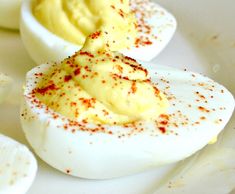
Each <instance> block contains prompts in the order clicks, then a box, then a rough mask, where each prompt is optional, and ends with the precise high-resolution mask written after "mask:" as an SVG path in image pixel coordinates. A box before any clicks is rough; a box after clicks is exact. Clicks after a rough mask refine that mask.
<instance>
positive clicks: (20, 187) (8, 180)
mask: <svg viewBox="0 0 235 194" xmlns="http://www.w3.org/2000/svg"><path fill="white" fill-rule="evenodd" d="M36 171H37V162H36V160H35V158H34V156H33V154H32V153H31V152H30V151H29V150H28V148H27V147H26V146H24V145H22V144H20V143H18V142H16V141H14V140H13V139H11V138H9V137H6V136H3V135H0V194H16V193H17V194H24V193H26V192H27V190H28V189H29V187H30V186H31V184H32V182H33V180H34V177H35V175H36Z"/></svg>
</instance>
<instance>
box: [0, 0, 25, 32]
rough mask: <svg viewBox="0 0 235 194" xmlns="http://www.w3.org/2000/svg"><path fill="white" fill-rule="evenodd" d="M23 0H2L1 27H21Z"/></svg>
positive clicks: (0, 8)
mask: <svg viewBox="0 0 235 194" xmlns="http://www.w3.org/2000/svg"><path fill="white" fill-rule="evenodd" d="M20 6H21V0H10V1H9V0H0V27H4V28H10V29H19V23H20Z"/></svg>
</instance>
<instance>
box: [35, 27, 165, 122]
mask: <svg viewBox="0 0 235 194" xmlns="http://www.w3.org/2000/svg"><path fill="white" fill-rule="evenodd" d="M106 39H107V34H106V33H104V32H100V31H98V32H95V33H93V34H91V35H90V36H89V37H88V38H87V41H86V43H85V45H84V47H83V48H82V49H81V50H80V51H79V52H77V53H76V54H75V55H73V56H72V57H69V58H67V59H65V60H64V61H63V62H62V63H61V64H59V65H57V66H56V67H54V68H52V69H51V70H50V72H48V73H47V74H46V75H44V79H43V81H41V82H40V83H39V84H38V86H37V88H35V90H34V93H35V95H36V96H37V97H38V98H39V99H40V100H41V101H42V102H43V103H44V104H46V105H47V106H48V107H50V108H51V109H53V110H54V111H56V112H59V113H60V114H62V115H64V116H66V117H68V118H71V119H76V120H80V121H86V122H92V123H98V124H99V123H100V124H124V123H130V122H135V121H138V120H152V119H156V118H157V117H158V116H159V115H160V114H163V113H165V111H166V108H167V105H168V101H167V99H166V98H165V96H164V95H163V94H162V93H161V92H160V91H159V90H158V89H157V88H156V86H154V85H153V83H152V82H151V80H150V78H149V75H148V71H147V70H146V69H145V68H143V67H142V66H141V65H140V64H139V63H138V62H137V61H135V60H134V59H131V58H129V57H126V56H123V55H122V54H120V53H118V52H111V51H110V50H109V45H108V43H107V41H106Z"/></svg>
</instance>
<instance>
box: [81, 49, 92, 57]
mask: <svg viewBox="0 0 235 194" xmlns="http://www.w3.org/2000/svg"><path fill="white" fill-rule="evenodd" d="M79 54H80V55H87V56H88V57H92V58H93V57H94V55H93V54H91V53H89V52H87V51H80V52H79Z"/></svg>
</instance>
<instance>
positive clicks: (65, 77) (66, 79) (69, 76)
mask: <svg viewBox="0 0 235 194" xmlns="http://www.w3.org/2000/svg"><path fill="white" fill-rule="evenodd" d="M71 79H72V76H71V75H66V76H64V81H65V82H68V81H70V80H71Z"/></svg>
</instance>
